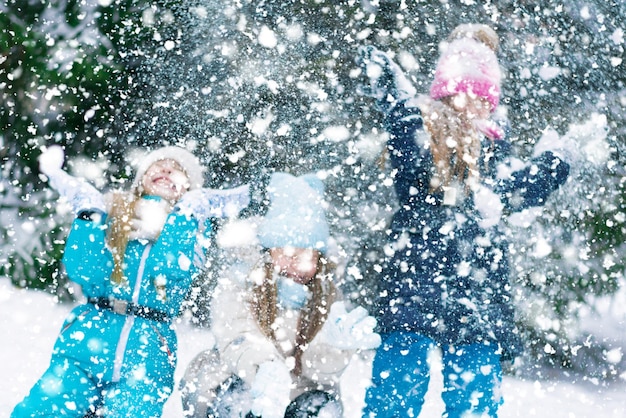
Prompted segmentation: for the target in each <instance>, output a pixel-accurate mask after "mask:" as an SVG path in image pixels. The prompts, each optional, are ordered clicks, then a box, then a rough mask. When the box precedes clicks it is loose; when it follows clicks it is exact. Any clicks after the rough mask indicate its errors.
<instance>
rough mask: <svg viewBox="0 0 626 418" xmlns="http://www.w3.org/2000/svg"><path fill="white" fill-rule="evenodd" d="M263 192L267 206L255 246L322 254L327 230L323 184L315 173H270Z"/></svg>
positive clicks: (325, 243) (327, 235) (325, 245)
mask: <svg viewBox="0 0 626 418" xmlns="http://www.w3.org/2000/svg"><path fill="white" fill-rule="evenodd" d="M267 190H268V194H269V197H270V205H269V209H268V210H267V213H266V214H265V216H264V217H263V219H262V221H261V223H260V225H259V229H258V237H259V243H260V244H261V245H262V246H263V247H265V248H281V247H287V246H289V247H296V248H312V249H316V250H319V251H321V252H325V251H326V247H327V244H328V238H329V229H328V223H327V221H326V213H325V210H324V202H323V196H324V183H322V181H321V180H320V179H319V178H318V177H317V176H316V175H315V174H306V175H303V176H300V177H295V176H293V175H291V174H288V173H274V174H272V178H271V180H270V183H269V185H268V188H267Z"/></svg>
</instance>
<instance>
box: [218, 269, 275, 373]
mask: <svg viewBox="0 0 626 418" xmlns="http://www.w3.org/2000/svg"><path fill="white" fill-rule="evenodd" d="M211 312H212V321H213V325H212V331H213V334H214V335H215V340H216V345H217V348H218V350H219V351H220V356H221V359H222V363H223V364H224V365H226V367H228V368H229V369H230V371H231V373H234V374H236V375H238V376H239V377H240V378H242V379H244V380H245V381H246V382H247V383H249V384H251V383H252V382H253V380H254V378H255V376H256V372H257V370H258V366H259V365H260V364H262V363H264V362H267V361H271V360H275V359H279V358H281V355H280V353H279V352H278V350H277V349H276V347H275V346H274V344H273V343H272V342H271V341H270V340H269V339H268V338H267V337H266V336H265V335H264V334H263V333H262V332H261V329H260V328H259V326H258V325H257V321H256V319H255V318H254V317H253V315H252V312H250V308H249V304H248V298H247V296H246V292H245V289H244V288H243V284H242V285H239V284H238V283H235V280H230V279H221V280H220V283H218V285H217V287H216V289H215V293H214V294H213V303H212V306H211Z"/></svg>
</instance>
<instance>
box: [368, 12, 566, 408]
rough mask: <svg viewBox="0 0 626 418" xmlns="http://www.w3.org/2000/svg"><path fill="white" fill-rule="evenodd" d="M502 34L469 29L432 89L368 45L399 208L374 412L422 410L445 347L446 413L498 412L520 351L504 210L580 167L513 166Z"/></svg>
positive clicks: (545, 162)
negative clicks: (419, 85) (425, 91)
mask: <svg viewBox="0 0 626 418" xmlns="http://www.w3.org/2000/svg"><path fill="white" fill-rule="evenodd" d="M497 47H498V38H497V35H496V34H495V32H494V31H493V30H492V29H490V28H489V27H487V26H484V25H473V24H469V25H461V26H459V27H457V28H456V29H455V30H454V31H453V32H452V34H451V35H450V37H449V39H448V41H447V43H445V44H444V46H443V52H442V55H441V57H440V58H439V62H438V65H437V69H436V72H435V79H434V82H433V83H432V85H431V90H430V94H429V95H428V96H417V95H416V93H415V90H414V88H413V86H412V85H411V84H410V83H409V82H408V80H407V79H406V78H405V77H404V75H403V74H402V72H401V70H400V68H399V67H398V66H397V65H396V64H395V63H394V62H393V61H392V60H391V59H390V58H389V57H388V56H387V55H386V54H385V53H383V52H381V51H378V50H377V49H375V48H373V47H365V48H362V49H361V50H360V58H359V62H360V64H361V65H362V69H363V70H364V72H365V73H366V75H367V76H368V80H369V86H367V87H366V94H369V95H371V96H372V97H374V98H376V103H377V106H378V108H379V109H380V110H381V111H382V112H383V114H384V118H385V119H384V121H385V127H386V129H387V131H388V133H389V139H388V141H387V152H388V155H389V159H390V161H391V164H392V166H393V169H394V170H393V179H394V185H395V191H396V195H397V198H398V200H399V202H398V203H399V210H398V211H397V212H396V213H395V214H394V216H393V219H392V222H391V227H390V230H391V233H390V242H389V244H388V248H387V251H385V253H386V254H388V258H387V259H386V260H385V265H384V270H383V273H382V277H381V280H380V288H379V292H378V294H379V299H378V303H377V306H376V309H375V312H374V315H375V316H376V317H377V319H378V324H379V332H380V333H381V335H382V339H383V342H382V345H381V346H380V347H379V348H378V350H377V353H376V356H375V359H374V362H373V371H372V385H371V387H370V388H368V391H367V393H366V405H365V409H364V416H366V417H378V418H382V417H409V416H418V415H419V413H420V411H421V408H422V405H423V402H424V396H425V394H426V390H427V388H428V382H429V376H430V370H429V364H428V353H429V351H430V350H431V348H433V347H438V348H440V349H441V351H442V356H443V357H442V363H443V380H444V390H443V394H442V398H443V400H444V403H445V408H446V410H445V413H444V416H446V417H449V418H459V417H472V416H477V417H478V416H480V417H496V416H497V410H498V407H499V405H500V404H501V397H500V391H499V386H500V382H501V378H502V371H501V365H500V361H501V360H503V359H513V358H514V357H516V356H517V355H518V354H519V353H520V349H521V341H520V338H519V333H518V331H517V330H516V328H515V325H514V312H513V306H512V301H511V295H510V285H509V264H508V244H507V241H506V237H505V236H504V234H503V233H502V231H501V230H500V229H499V227H498V224H499V221H500V219H501V217H502V216H503V215H506V214H508V213H512V212H514V211H520V210H522V209H525V208H528V207H531V206H537V205H542V204H543V203H544V202H545V200H546V199H547V198H548V196H549V195H550V193H552V192H553V191H554V190H555V189H557V188H558V187H559V186H560V185H562V184H563V183H564V182H565V180H566V179H567V176H568V172H569V166H568V164H567V163H566V162H565V161H564V160H563V159H562V157H561V158H560V157H558V156H557V155H556V154H555V153H553V152H550V151H546V152H543V153H541V154H538V155H536V156H535V158H533V159H532V161H530V163H529V164H527V165H524V166H521V167H517V169H513V168H512V167H511V165H510V164H509V165H507V164H506V163H507V162H508V160H507V155H508V152H509V149H510V145H509V143H507V142H506V141H505V140H504V138H503V136H504V135H503V131H502V129H501V128H500V127H499V126H498V124H496V123H494V122H493V120H492V119H491V117H492V114H493V112H494V111H495V109H496V107H497V105H498V102H499V96H500V78H501V74H500V69H499V66H498V62H497V58H496V55H495V53H496V50H497Z"/></svg>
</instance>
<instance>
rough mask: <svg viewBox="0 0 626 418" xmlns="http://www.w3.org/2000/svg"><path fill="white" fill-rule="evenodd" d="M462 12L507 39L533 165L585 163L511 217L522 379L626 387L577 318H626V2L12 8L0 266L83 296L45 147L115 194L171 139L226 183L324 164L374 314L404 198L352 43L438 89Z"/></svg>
mask: <svg viewBox="0 0 626 418" xmlns="http://www.w3.org/2000/svg"><path fill="white" fill-rule="evenodd" d="M463 22H480V23H487V24H489V25H490V26H491V27H493V28H494V29H496V31H497V33H498V35H499V37H500V42H501V48H500V50H499V53H498V58H499V59H500V65H501V67H502V70H503V72H504V74H505V77H504V80H503V99H502V101H501V102H502V105H503V106H504V107H505V108H506V110H507V116H508V120H509V122H510V134H509V139H510V140H511V141H512V143H513V144H514V148H515V152H516V153H517V154H518V155H519V157H520V158H522V159H523V158H525V157H526V156H528V155H529V154H530V152H531V149H532V146H533V145H534V144H535V143H536V142H537V141H538V140H539V138H540V137H542V136H543V135H556V136H569V137H571V138H573V139H574V140H575V141H576V143H577V144H579V145H580V148H581V149H582V150H583V151H584V155H585V156H586V157H585V158H586V161H585V163H583V164H580V165H579V166H578V167H576V168H573V170H572V173H571V176H570V178H569V180H568V182H567V183H566V185H565V186H564V187H562V188H561V189H560V190H559V191H558V192H557V193H555V194H554V195H553V196H551V198H550V201H549V202H548V203H547V204H546V205H545V206H543V207H541V208H539V209H537V210H533V211H527V212H525V213H523V214H521V215H520V216H517V217H515V218H513V217H512V218H510V219H508V220H507V221H506V225H505V227H506V231H507V232H508V233H509V234H510V238H509V239H510V251H511V265H512V273H513V277H511V281H512V283H513V295H514V297H515V303H516V308H517V316H518V325H519V328H520V329H521V330H523V334H524V337H525V341H526V345H527V350H526V354H525V357H524V358H523V359H522V360H521V362H520V364H517V365H514V366H513V367H512V368H511V370H509V371H508V372H509V373H513V374H515V373H517V374H533V373H535V372H536V373H539V370H545V369H546V368H553V369H555V370H557V369H558V370H567V372H568V373H571V374H572V375H576V376H586V378H594V379H601V380H607V381H614V380H619V379H623V378H624V376H625V373H626V358H623V356H622V353H623V347H624V346H623V345H621V346H620V345H616V342H615V341H610V340H607V339H606V337H607V336H606V335H603V334H602V333H597V334H594V333H593V332H592V330H590V329H589V328H588V327H583V326H582V325H581V321H580V317H581V313H582V312H592V313H593V312H596V313H598V315H601V316H602V315H605V316H603V318H605V320H606V321H611V320H613V318H614V317H615V315H617V316H619V315H618V314H622V315H623V311H620V312H618V314H616V313H615V309H616V305H619V303H618V301H619V299H617V298H618V296H619V295H623V292H625V291H626V290H625V286H626V279H625V277H624V273H625V264H624V260H625V258H624V254H625V251H626V245H625V244H624V241H625V238H626V205H625V201H624V200H625V199H626V189H625V187H626V172H625V169H624V167H625V166H626V136H625V135H626V120H625V118H626V112H624V108H625V107H626V86H625V83H626V64H625V63H624V61H623V59H624V49H625V46H626V44H625V41H624V30H625V26H626V4H625V3H624V1H623V0H570V1H563V0H537V1H526V0H498V1H484V2H483V1H475V0H414V1H413V0H378V1H376V0H373V1H367V0H360V1H359V0H332V1H326V0H281V1H277V0H259V1H256V0H151V1H147V0H85V1H75V0H58V1H43V0H7V1H6V2H3V3H2V4H1V5H0V27H1V28H2V29H1V30H0V39H1V43H0V49H1V56H0V102H1V106H0V123H1V129H0V158H1V161H2V166H1V174H0V211H1V216H0V277H7V278H9V279H10V280H11V282H12V284H13V285H14V286H16V287H19V288H28V289H32V290H33V291H43V292H48V293H51V294H53V295H56V297H57V299H58V302H59V303H60V304H63V303H72V302H73V301H74V298H75V296H74V295H73V293H72V287H71V286H70V285H69V283H68V279H67V278H66V277H65V275H64V271H63V268H62V266H61V263H60V260H61V254H62V251H63V245H64V240H65V237H66V236H67V232H68V228H69V226H70V224H71V221H72V215H71V213H70V211H69V209H68V207H67V206H66V205H63V204H62V202H59V200H58V195H57V194H56V193H55V192H54V191H52V190H51V189H50V188H48V187H47V184H46V182H45V181H44V180H45V178H44V177H43V176H42V175H41V174H40V173H39V170H38V164H37V157H38V156H39V155H40V154H41V151H42V147H44V146H49V145H52V144H58V145H62V146H63V147H64V149H65V152H66V154H67V157H68V170H69V171H70V172H71V173H72V174H74V175H76V176H80V177H84V178H86V179H87V180H89V181H90V182H92V183H93V184H95V185H96V186H97V187H98V188H101V189H106V188H109V187H117V186H120V185H121V186H123V185H124V182H125V181H126V179H128V178H132V174H133V173H132V167H131V166H130V165H129V164H128V161H129V159H130V158H131V156H132V154H133V152H134V151H135V150H137V149H143V148H146V147H155V146H158V145H165V144H175V145H182V146H184V147H186V148H187V149H189V150H192V151H193V152H194V153H195V154H196V155H197V156H198V157H199V158H200V159H201V161H202V163H203V164H204V165H205V166H206V167H207V176H206V185H207V186H209V187H213V188H224V187H232V186H237V185H240V184H244V183H255V182H259V183H263V181H265V179H267V178H268V176H269V174H271V173H272V172H274V171H277V170H281V171H288V172H292V173H294V174H302V173H306V172H310V171H320V172H323V173H324V176H325V185H326V199H327V200H328V203H329V219H330V222H331V232H332V235H333V237H334V238H335V240H336V246H337V254H338V255H339V259H340V261H341V267H342V272H343V274H342V278H341V283H340V285H341V286H342V287H343V289H344V291H345V292H347V293H348V294H349V296H350V298H351V299H352V300H353V301H354V302H355V303H358V304H360V305H363V306H364V307H366V308H367V306H368V304H369V303H371V301H372V292H373V291H375V283H372V281H373V280H374V278H375V277H376V274H375V273H376V272H377V271H378V270H379V268H380V265H379V263H380V260H381V259H382V250H383V244H382V242H383V238H384V236H385V230H386V227H387V225H388V221H389V218H390V216H391V215H392V214H393V212H394V210H395V209H396V208H395V207H394V203H393V202H395V199H393V198H392V197H391V196H392V195H393V193H394V191H393V188H392V187H391V181H390V180H389V178H390V175H391V173H390V170H389V168H388V167H387V166H385V164H383V163H382V162H381V161H380V158H379V157H380V155H381V151H382V147H383V143H384V134H383V130H382V128H381V120H380V115H379V114H378V113H377V112H376V111H375V109H374V108H373V106H372V103H371V100H370V99H368V98H365V97H363V96H361V95H360V94H359V87H360V85H361V84H362V83H363V78H362V77H363V75H362V74H361V73H360V70H359V68H358V66H357V65H356V63H355V58H356V56H357V49H358V47H359V46H362V45H375V46H376V47H377V48H379V49H381V50H384V51H387V52H389V53H391V54H392V55H393V56H394V57H395V58H396V61H397V62H398V63H399V64H400V65H401V66H402V68H403V69H404V70H405V71H406V73H407V74H408V75H409V77H410V79H411V80H412V81H413V83H414V85H415V86H416V88H417V89H418V90H426V89H427V86H428V85H429V83H430V81H431V80H432V75H433V69H434V65H435V61H436V59H437V56H438V47H439V43H440V42H441V41H442V40H443V39H444V38H445V36H446V35H447V34H448V33H449V32H450V30H451V29H452V28H454V27H455V26H456V25H457V24H459V23H463ZM211 266H212V268H210V269H207V271H206V272H205V273H204V274H203V275H202V277H201V278H200V279H198V282H197V284H196V286H195V290H196V291H194V292H192V293H193V295H194V297H193V298H190V300H189V304H188V306H189V307H190V309H191V307H193V306H195V307H196V309H193V311H194V313H197V318H196V323H197V326H199V327H203V326H207V325H208V324H209V323H210V317H206V316H205V315H203V314H201V313H198V312H203V310H202V309H197V307H198V305H203V304H206V303H207V301H208V299H209V296H210V293H211V288H212V286H213V285H214V282H215V276H216V275H217V274H219V267H220V257H219V251H216V252H215V254H213V260H212V264H211ZM622 298H623V296H622ZM619 308H621V309H622V310H623V309H624V308H623V306H620V307H619ZM611 315H613V316H611ZM618 319H619V318H618ZM621 320H622V321H623V317H622V318H621ZM619 326H621V327H622V332H621V334H622V335H624V334H623V327H624V322H621V323H619ZM610 336H611V337H613V336H614V335H610ZM620 343H623V344H626V338H623V340H622V341H620Z"/></svg>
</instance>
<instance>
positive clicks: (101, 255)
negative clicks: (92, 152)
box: [11, 146, 248, 418]
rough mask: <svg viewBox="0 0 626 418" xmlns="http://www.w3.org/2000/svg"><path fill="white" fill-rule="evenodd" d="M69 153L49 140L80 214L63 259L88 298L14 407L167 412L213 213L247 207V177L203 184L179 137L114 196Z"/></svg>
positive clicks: (49, 167) (52, 169)
mask: <svg viewBox="0 0 626 418" xmlns="http://www.w3.org/2000/svg"><path fill="white" fill-rule="evenodd" d="M63 158H64V156H63V151H62V150H61V149H60V148H59V147H51V148H48V150H47V151H46V152H44V153H43V154H42V157H41V158H40V168H41V171H42V172H43V173H44V174H46V176H47V177H48V179H49V182H50V185H51V186H52V187H53V188H55V189H56V190H57V191H59V193H60V194H61V195H62V196H64V197H66V198H67V199H68V201H69V203H70V204H71V206H72V207H73V209H74V211H75V213H76V214H77V217H76V219H75V220H74V222H73V225H72V227H71V231H70V234H69V236H68V238H67V242H66V246H65V254H64V257H63V263H64V265H65V268H66V270H67V274H68V276H69V277H70V279H71V280H72V281H74V282H76V283H77V284H79V285H80V286H81V287H82V292H83V294H84V296H85V297H86V302H85V303H83V304H81V305H79V306H77V307H76V308H74V309H73V310H72V312H71V313H70V315H69V316H68V318H67V319H66V321H65V323H64V324H63V327H62V329H61V331H60V333H59V336H58V338H57V341H56V343H55V345H54V349H53V352H52V359H51V361H50V366H49V368H48V369H47V370H46V371H45V373H44V374H43V376H42V377H41V378H40V379H39V381H38V382H37V383H36V384H35V385H34V387H33V388H32V389H31V391H30V394H29V395H28V396H27V397H26V398H25V399H24V400H23V401H22V402H21V403H20V404H18V405H17V406H16V408H15V410H14V411H13V413H12V415H11V416H12V417H14V418H17V417H20V418H21V417H35V416H59V417H60V416H69V417H83V416H86V415H93V416H96V415H98V416H106V417H120V418H121V417H158V416H161V414H162V410H163V406H164V404H165V402H166V401H167V399H168V397H169V396H170V394H171V393H172V388H173V385H174V369H175V367H176V351H177V340H176V334H175V331H174V328H173V326H172V319H173V318H174V317H176V315H177V314H178V313H179V310H180V308H181V304H182V302H183V300H184V298H185V295H186V294H187V291H188V290H189V287H190V285H191V282H192V280H193V278H194V275H195V274H196V273H197V271H198V268H199V267H201V265H202V262H203V261H202V260H203V258H202V255H203V243H204V242H206V238H207V237H208V236H209V234H210V233H211V225H210V222H209V218H210V217H216V216H222V215H225V213H224V211H226V210H232V211H234V212H236V211H237V210H239V209H242V208H243V207H245V206H246V205H247V203H248V193H247V186H244V187H242V188H238V189H232V190H230V191H224V192H219V191H211V190H210V189H202V188H201V186H202V183H203V173H202V168H201V166H200V164H199V163H198V161H197V159H196V158H195V156H194V155H193V154H191V153H190V152H188V151H187V150H185V149H183V148H179V147H173V146H172V147H164V148H160V149H158V150H156V151H153V152H151V153H149V154H147V155H146V156H144V157H143V158H142V160H141V164H140V165H139V167H138V170H137V174H136V177H135V181H134V182H133V184H132V188H131V191H130V192H116V193H113V194H111V195H110V196H107V197H105V196H103V195H101V194H100V193H99V192H98V191H97V190H95V189H94V188H93V187H92V186H91V185H89V184H87V183H86V182H82V181H80V180H78V179H76V178H73V177H71V176H69V175H68V174H66V173H65V172H64V171H62V170H61V166H62V164H63Z"/></svg>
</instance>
